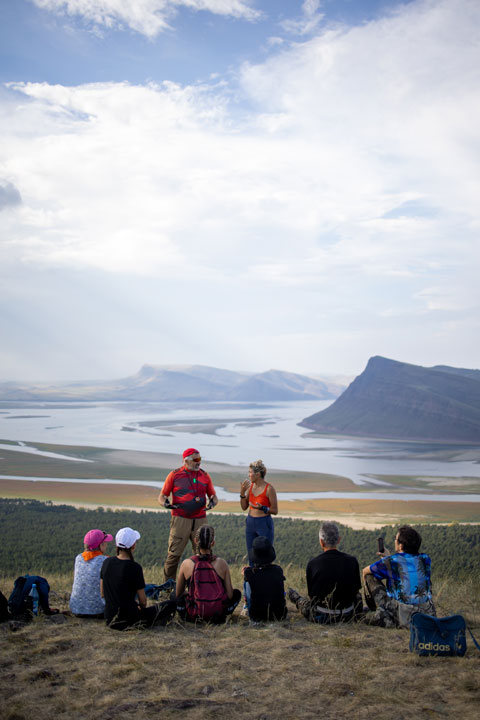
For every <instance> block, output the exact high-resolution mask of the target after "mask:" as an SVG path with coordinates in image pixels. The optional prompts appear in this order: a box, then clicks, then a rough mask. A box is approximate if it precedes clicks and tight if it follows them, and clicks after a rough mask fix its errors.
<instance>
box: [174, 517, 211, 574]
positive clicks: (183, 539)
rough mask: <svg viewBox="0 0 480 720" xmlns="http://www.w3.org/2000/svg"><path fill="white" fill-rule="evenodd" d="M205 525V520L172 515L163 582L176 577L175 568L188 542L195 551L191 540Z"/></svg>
mask: <svg viewBox="0 0 480 720" xmlns="http://www.w3.org/2000/svg"><path fill="white" fill-rule="evenodd" d="M206 524H207V518H206V517H203V518H195V519H192V518H184V517H180V516H179V515H172V517H171V520H170V536H169V538H168V555H167V559H166V560H165V564H164V566H163V574H164V576H165V580H168V579H169V578H173V579H174V580H175V577H176V575H177V567H178V563H179V562H180V558H181V557H182V553H183V551H184V550H185V547H186V545H187V543H188V541H189V540H191V541H192V547H193V549H194V551H195V547H194V544H193V539H194V537H195V533H196V532H197V530H198V528H199V527H202V525H206Z"/></svg>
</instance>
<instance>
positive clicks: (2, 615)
mask: <svg viewBox="0 0 480 720" xmlns="http://www.w3.org/2000/svg"><path fill="white" fill-rule="evenodd" d="M6 620H10V613H9V612H8V600H7V598H6V597H5V595H4V594H3V593H2V592H0V622H5V621H6Z"/></svg>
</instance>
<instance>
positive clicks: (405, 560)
mask: <svg viewBox="0 0 480 720" xmlns="http://www.w3.org/2000/svg"><path fill="white" fill-rule="evenodd" d="M370 572H371V573H372V575H374V576H375V577H376V578H378V579H379V580H386V581H387V595H389V597H392V598H395V600H398V602H402V603H409V604H410V605H418V604H419V603H423V602H425V601H426V600H431V599H432V583H431V579H430V574H431V560H430V557H429V556H428V555H425V554H424V553H420V554H418V555H410V553H403V552H399V553H395V554H394V555H389V556H388V557H386V558H381V559H380V560H377V562H375V563H373V565H370Z"/></svg>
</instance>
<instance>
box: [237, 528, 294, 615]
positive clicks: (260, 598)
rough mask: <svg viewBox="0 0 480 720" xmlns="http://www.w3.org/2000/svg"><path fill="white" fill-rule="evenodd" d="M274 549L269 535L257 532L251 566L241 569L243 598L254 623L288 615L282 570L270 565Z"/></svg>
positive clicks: (273, 556)
mask: <svg viewBox="0 0 480 720" xmlns="http://www.w3.org/2000/svg"><path fill="white" fill-rule="evenodd" d="M275 558H276V555H275V549H274V547H273V545H272V543H271V542H270V540H268V538H266V537H263V536H262V535H260V536H259V537H256V538H255V539H254V541H253V545H252V551H251V560H252V562H253V567H245V568H244V569H243V577H244V580H245V598H246V601H247V609H248V615H249V617H250V620H252V621H253V622H262V621H272V620H284V619H285V617H286V616H287V607H286V602H285V588H284V585H283V582H284V580H285V578H284V576H283V570H282V568H281V567H280V565H273V564H272V563H273V561H274V560H275Z"/></svg>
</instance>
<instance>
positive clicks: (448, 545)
mask: <svg viewBox="0 0 480 720" xmlns="http://www.w3.org/2000/svg"><path fill="white" fill-rule="evenodd" d="M208 517H209V522H210V524H211V525H213V526H214V527H215V530H216V537H217V542H216V550H217V552H218V554H219V555H221V556H222V557H224V558H225V559H226V560H227V562H229V563H234V564H240V563H242V562H243V557H244V554H245V552H246V549H245V518H244V517H241V516H236V515H220V514H215V513H210V514H209V516H208ZM0 522H1V527H2V541H1V544H0V573H1V576H3V577H7V576H8V577H12V576H13V575H23V574H25V573H29V574H41V575H43V576H45V577H47V579H48V573H68V572H73V563H74V559H75V556H76V555H77V554H78V553H79V552H82V551H83V537H84V535H85V533H86V532H88V530H91V529H92V528H99V529H101V530H104V531H105V532H108V533H111V534H112V535H114V536H115V533H116V532H117V530H119V529H120V528H121V527H126V526H129V527H132V528H135V529H136V530H138V531H139V532H140V533H141V536H142V537H141V540H140V541H139V543H138V546H137V552H136V556H135V557H136V559H137V560H138V562H140V563H141V564H142V565H146V566H154V565H158V566H159V567H161V566H162V565H163V561H164V559H165V554H166V550H167V541H168V533H169V525H170V515H169V514H168V513H155V512H148V511H142V512H132V511H128V510H115V511H114V510H104V509H103V508H101V507H100V508H98V509H96V510H84V509H77V508H74V507H71V506H69V505H53V504H52V503H49V502H40V501H38V500H15V499H8V500H7V499H0ZM274 522H275V550H276V553H277V563H278V564H280V565H282V566H284V567H285V566H287V565H288V564H292V565H295V566H300V567H304V566H305V565H306V563H307V562H308V560H310V558H312V557H314V556H315V555H317V554H318V553H319V552H320V548H319V543H318V529H319V523H317V522H312V521H305V520H291V519H286V518H276V519H275V520H274ZM339 527H340V528H341V535H342V540H341V543H340V546H339V549H340V550H343V551H344V552H347V553H350V554H351V555H355V556H356V557H357V558H358V561H359V563H360V567H364V566H365V565H367V564H369V563H372V562H374V561H375V560H376V559H377V558H376V555H375V553H376V547H377V544H376V538H377V537H378V536H380V535H382V536H383V537H384V539H385V545H386V547H387V548H389V550H391V551H393V548H394V543H393V539H394V537H395V532H396V528H395V527H390V526H387V527H384V528H382V529H381V530H351V529H350V528H347V527H345V526H342V525H340V524H339ZM416 528H417V530H419V532H420V534H421V535H422V538H423V543H422V548H421V550H422V551H423V552H426V553H428V554H429V555H430V557H431V558H432V571H433V576H434V578H437V579H439V578H442V579H443V578H451V579H459V580H460V579H462V580H463V579H466V578H471V577H474V578H475V577H476V578H480V525H457V524H452V525H448V526H446V525H440V526H439V525H418V526H416ZM187 551H188V553H189V554H191V553H190V547H188V548H187ZM114 552H115V548H114V543H112V544H111V545H110V549H109V553H110V554H113V553H114Z"/></svg>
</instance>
